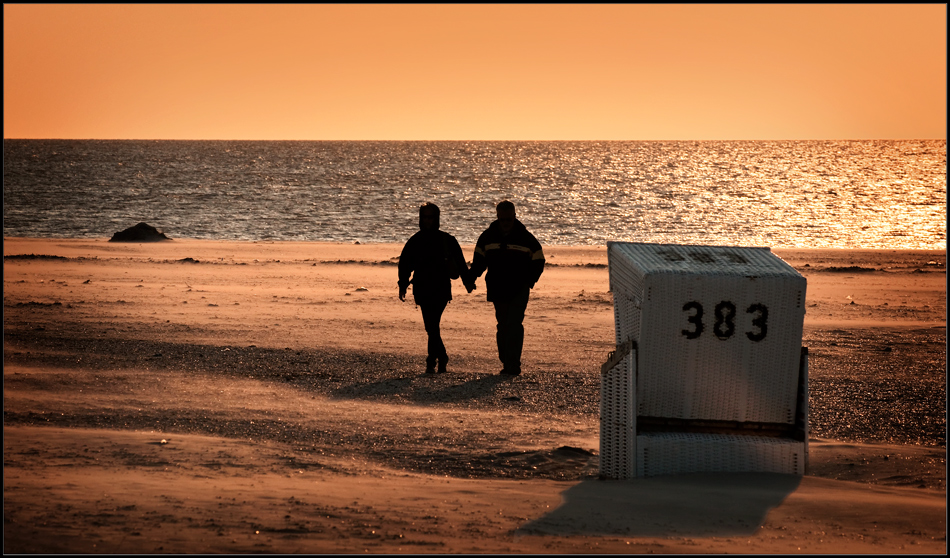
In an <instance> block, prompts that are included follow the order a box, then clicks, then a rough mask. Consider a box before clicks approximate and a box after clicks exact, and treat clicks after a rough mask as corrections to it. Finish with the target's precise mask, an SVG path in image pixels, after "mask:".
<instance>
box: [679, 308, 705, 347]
mask: <svg viewBox="0 0 950 558" xmlns="http://www.w3.org/2000/svg"><path fill="white" fill-rule="evenodd" d="M690 310H695V311H696V313H695V314H693V315H692V316H690V317H688V318H686V321H687V322H689V323H691V324H693V326H694V327H693V330H692V331H690V330H688V329H684V330H683V335H685V336H686V338H687V339H696V338H697V337H699V336H700V335H702V334H703V305H702V304H700V303H698V302H696V301H695V300H694V301H692V302H687V303H686V304H684V305H683V311H684V312H689V311H690Z"/></svg>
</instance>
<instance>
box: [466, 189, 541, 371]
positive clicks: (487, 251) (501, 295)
mask: <svg viewBox="0 0 950 558" xmlns="http://www.w3.org/2000/svg"><path fill="white" fill-rule="evenodd" d="M496 212H497V216H498V220H497V221H495V222H493V223H492V224H491V226H489V227H488V229H487V230H486V231H485V232H483V233H482V234H481V236H479V237H478V242H477V243H476V244H475V255H474V257H473V258H472V268H471V270H469V279H468V281H467V282H466V283H465V287H466V288H467V289H468V290H469V292H471V291H472V289H474V288H475V279H477V278H478V277H479V276H480V275H481V274H482V272H483V271H485V269H488V275H486V276H485V285H486V287H487V290H488V301H489V302H491V303H493V304H494V305H495V320H496V321H497V322H498V331H497V334H496V336H495V338H496V341H497V343H498V358H499V359H500V360H501V363H502V370H501V373H502V374H505V375H512V376H517V375H518V374H521V350H522V348H523V347H524V326H523V325H522V323H523V322H524V313H525V309H527V307H528V294H529V293H530V291H531V289H532V288H533V287H534V284H535V283H537V282H538V279H539V278H540V277H541V273H542V272H543V271H544V253H543V252H542V251H541V243H540V242H538V239H536V238H535V237H534V235H533V234H531V233H530V232H528V229H526V228H525V226H524V225H522V224H521V221H519V220H518V219H516V218H515V204H513V203H511V202H510V201H507V200H505V201H503V202H501V203H499V204H498V206H497V207H496Z"/></svg>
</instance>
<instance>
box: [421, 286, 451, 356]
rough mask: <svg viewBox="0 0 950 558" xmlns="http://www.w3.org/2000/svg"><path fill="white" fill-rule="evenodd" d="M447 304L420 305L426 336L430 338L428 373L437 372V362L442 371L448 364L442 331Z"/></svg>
mask: <svg viewBox="0 0 950 558" xmlns="http://www.w3.org/2000/svg"><path fill="white" fill-rule="evenodd" d="M446 304H447V302H436V303H432V304H425V305H420V306H419V308H420V309H422V323H423V324H425V328H426V334H428V336H429V342H428V344H427V347H426V348H427V354H428V356H427V357H426V372H435V364H436V361H439V363H440V365H439V369H440V371H444V370H445V364H444V363H445V362H448V359H449V357H448V355H446V352H445V344H444V343H442V331H441V328H440V324H441V322H442V313H443V312H445V305H446Z"/></svg>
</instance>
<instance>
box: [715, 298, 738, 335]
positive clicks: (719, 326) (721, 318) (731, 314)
mask: <svg viewBox="0 0 950 558" xmlns="http://www.w3.org/2000/svg"><path fill="white" fill-rule="evenodd" d="M735 317H736V305H735V304H733V303H731V302H729V301H728V300H724V301H722V302H720V303H719V304H717V305H716V324H715V325H714V326H713V333H715V334H716V337H718V338H720V339H729V338H730V337H732V334H733V333H735V332H736V324H735V322H734V321H733V319H734V318H735Z"/></svg>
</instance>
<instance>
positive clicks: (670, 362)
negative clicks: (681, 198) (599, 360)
mask: <svg viewBox="0 0 950 558" xmlns="http://www.w3.org/2000/svg"><path fill="white" fill-rule="evenodd" d="M607 254H608V265H609V272H610V289H611V291H612V292H613V299H614V321H615V326H616V350H615V351H613V352H612V353H611V354H610V356H609V358H608V360H607V362H606V363H604V365H603V366H602V368H601V393H600V421H601V426H600V475H601V477H602V478H609V479H626V478H631V477H641V476H652V475H664V474H677V473H693V472H745V471H754V472H773V473H789V474H796V475H803V474H804V472H805V466H806V463H807V456H808V407H807V405H808V352H807V348H805V347H803V346H802V326H803V323H804V316H805V286H806V281H805V278H804V277H802V275H801V274H799V273H798V272H797V271H795V269H793V268H792V267H791V266H790V265H788V264H787V263H786V262H785V261H783V260H782V259H781V258H779V257H777V256H776V255H774V254H773V253H772V252H771V251H770V250H769V249H768V248H750V247H729V246H688V245H673V244H644V243H628V242H609V243H608V244H607Z"/></svg>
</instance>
